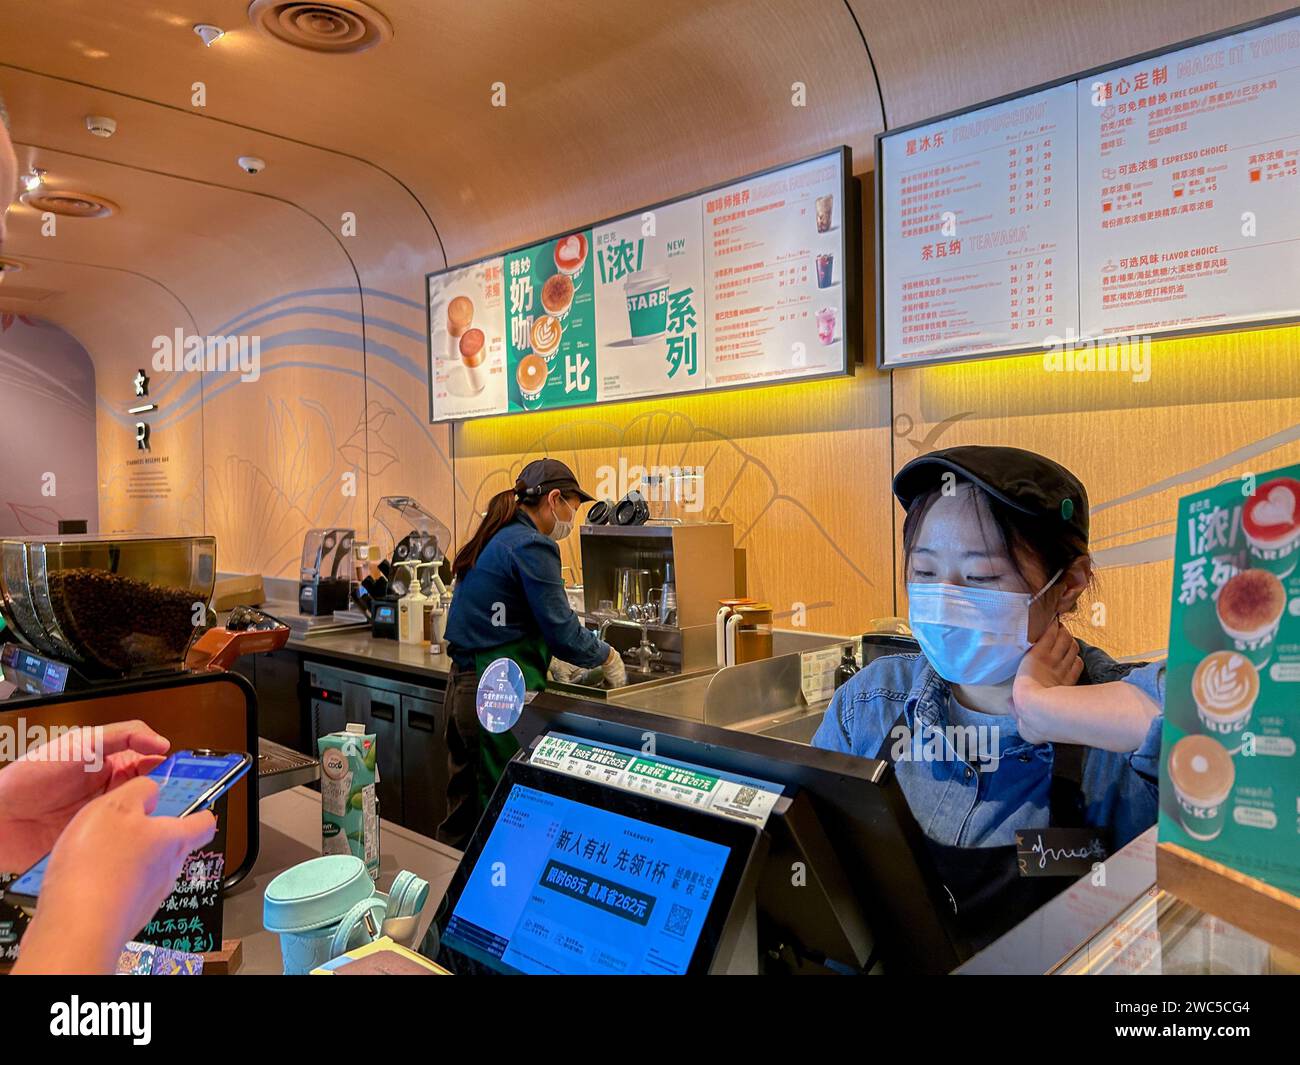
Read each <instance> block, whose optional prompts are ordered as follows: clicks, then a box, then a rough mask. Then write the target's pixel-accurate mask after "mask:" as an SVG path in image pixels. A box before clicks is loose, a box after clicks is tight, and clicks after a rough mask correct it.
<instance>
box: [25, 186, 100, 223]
mask: <svg viewBox="0 0 1300 1065" xmlns="http://www.w3.org/2000/svg"><path fill="white" fill-rule="evenodd" d="M18 199H19V200H20V201H21V202H22V203H25V204H26V205H27V206H28V207H30V208H32V209H33V210H35V211H40V212H41V213H42V214H44V213H45V212H46V211H48V212H49V213H50V214H57V215H62V216H63V217H64V218H107V217H108V216H109V215H111V214H113V213H114V212H115V211H116V210H117V204H115V203H113V202H112V201H111V200H106V199H104V198H103V197H102V196H92V195H91V194H90V193H88V192H65V191H63V190H61V189H51V188H46V187H45V186H41V187H40V188H39V189H37V190H35V191H34V192H24V193H23V194H22V195H21V196H19V197H18Z"/></svg>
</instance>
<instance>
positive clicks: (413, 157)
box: [0, 0, 1280, 346]
mask: <svg viewBox="0 0 1300 1065" xmlns="http://www.w3.org/2000/svg"><path fill="white" fill-rule="evenodd" d="M374 6H376V7H378V8H379V9H380V10H381V11H382V12H383V14H384V15H385V16H386V17H387V18H388V20H389V21H390V22H391V24H392V27H393V31H394V32H393V37H392V39H391V40H390V41H387V42H384V43H382V44H380V45H379V46H377V47H375V48H373V49H370V50H368V51H365V52H362V53H359V54H354V55H342V56H339V55H321V54H315V53H311V52H306V51H302V50H300V49H296V48H293V47H291V46H289V45H287V44H285V43H283V42H281V41H278V40H275V39H272V38H270V37H268V36H266V35H264V34H263V33H261V32H260V31H258V30H256V29H254V28H253V27H252V26H251V25H250V23H249V20H248V17H247V9H248V4H247V0H204V2H203V3H190V2H187V0H175V2H166V0H164V2H163V3H159V2H158V0H115V2H114V3H113V4H111V5H105V4H102V3H91V2H88V0H44V2H42V3H41V4H40V5H39V10H40V17H39V18H33V17H32V15H31V12H32V10H33V8H32V7H31V6H30V5H18V4H10V5H6V6H5V8H4V10H3V11H0V92H2V93H3V94H4V95H5V97H6V98H7V100H8V103H9V110H10V112H11V115H12V117H13V123H14V139H15V141H17V142H18V151H19V156H20V162H21V163H22V164H23V165H24V166H27V165H38V166H43V167H45V168H46V169H47V170H48V171H49V172H50V182H51V185H52V186H54V187H63V188H77V189H80V190H84V191H90V192H95V193H98V194H101V195H105V196H108V198H110V199H113V200H115V201H116V202H117V203H119V204H120V205H121V207H122V210H121V212H120V214H119V215H118V216H116V217H114V218H111V219H108V220H104V221H100V222H82V223H75V222H74V223H73V224H72V225H71V226H69V227H67V229H65V232H66V231H71V230H73V227H74V226H75V227H77V228H76V229H75V232H76V233H77V243H80V242H82V241H84V242H85V243H86V245H87V248H88V250H86V251H85V256H86V257H85V258H82V257H81V251H80V250H77V251H76V254H69V253H68V252H66V251H60V252H57V253H53V254H52V253H51V252H50V251H49V248H48V247H47V242H45V241H44V239H43V238H42V237H40V236H39V233H38V232H36V231H35V230H34V229H33V223H32V220H31V219H27V220H24V218H23V215H22V210H23V209H21V208H16V209H15V214H14V224H13V225H12V226H11V229H12V230H13V232H12V234H11V239H10V242H9V245H8V246H7V252H8V254H10V255H12V256H14V257H16V258H19V259H24V258H25V257H30V258H32V259H33V262H32V266H31V272H30V273H26V272H25V273H24V275H22V283H23V286H24V287H28V288H31V289H33V290H38V291H44V292H50V291H54V292H58V291H67V290H68V289H69V286H70V285H71V284H72V283H73V279H74V278H73V274H71V273H66V274H63V275H61V274H60V271H59V268H58V266H57V262H58V261H71V262H92V263H98V264H101V265H113V266H115V267H118V268H120V269H124V270H129V271H134V272H136V273H138V274H141V275H144V276H147V277H150V278H154V279H155V280H156V281H158V282H159V283H160V284H162V285H165V286H167V287H168V288H169V289H174V290H175V291H176V293H177V295H178V298H179V299H181V300H182V301H183V302H185V303H186V304H187V305H188V306H190V307H191V309H192V312H193V314H194V316H195V318H196V319H197V320H198V325H199V327H200V328H209V327H211V326H213V325H215V324H217V323H219V322H220V321H222V320H224V319H225V317H226V316H227V312H231V308H232V307H233V306H247V305H248V303H249V301H248V300H247V299H245V295H246V294H249V293H254V294H255V293H256V292H257V291H258V290H260V291H262V292H266V291H271V290H276V289H281V288H283V287H284V286H285V284H286V283H287V282H286V278H287V277H288V276H298V275H306V274H308V273H312V274H314V275H315V277H316V279H317V280H318V281H319V280H320V279H321V278H323V277H329V278H334V277H335V276H336V275H337V276H338V277H341V278H342V280H341V281H338V282H336V283H339V284H345V285H347V284H350V285H352V286H354V287H356V288H357V289H359V290H360V291H359V292H358V298H359V299H360V300H362V301H363V303H364V298H365V292H364V290H365V289H367V288H381V289H383V290H385V291H386V292H389V293H396V294H399V295H401V296H402V297H404V298H407V299H410V300H416V301H418V300H420V299H421V297H422V294H421V291H420V288H421V278H422V276H423V274H424V273H425V272H426V271H428V270H433V269H438V268H440V267H441V266H443V265H444V264H445V263H447V262H452V263H455V262H460V261H465V260H467V259H472V258H475V257H477V256H480V255H483V254H487V253H489V252H493V251H497V250H500V249H502V248H504V247H508V246H513V245H516V244H519V243H522V242H525V241H527V240H530V239H534V238H537V237H540V236H543V235H546V234H549V233H552V232H556V231H559V230H562V229H564V228H566V227H568V226H571V225H576V224H579V223H582V222H589V221H591V220H593V219H595V218H598V217H603V216H607V215H611V214H615V213H618V212H621V211H624V210H628V209H633V208H635V207H637V206H639V205H641V204H645V203H652V202H657V201H659V200H661V199H664V198H665V197H668V196H672V195H676V194H679V193H683V192H687V191H690V190H692V189H694V188H698V187H701V186H704V185H707V184H710V183H713V182H715V181H722V180H726V179H729V178H731V177H734V176H736V175H738V174H741V173H745V172H747V171H751V170H755V169H758V168H761V167H764V166H768V165H772V164H775V163H779V162H782V161H788V160H790V159H794V158H797V157H799V156H802V155H806V154H812V153H813V152H816V151H820V150H823V149H825V148H826V147H828V146H830V145H833V144H838V143H847V144H849V145H850V147H851V148H852V149H853V152H854V159H855V170H857V171H859V172H862V171H864V170H867V169H869V168H870V166H871V143H872V137H873V136H874V134H875V133H877V132H879V131H880V129H881V128H882V127H883V123H884V117H885V116H887V117H888V120H889V124H890V126H896V125H899V124H906V123H909V122H913V121H917V120H920V119H923V118H925V117H927V116H929V115H933V114H936V113H941V112H944V111H947V110H951V109H954V108H958V107H962V106H967V105H969V104H971V103H975V102H978V101H979V100H982V99H987V98H989V97H993V96H997V95H1000V94H1003V93H1007V92H1011V91H1015V90H1017V89H1020V88H1024V87H1026V86H1029V85H1032V84H1036V83H1038V82H1041V81H1045V80H1049V79H1051V78H1054V77H1059V76H1063V75H1066V74H1069V73H1072V72H1074V71H1076V70H1079V69H1082V68H1085V67H1088V66H1090V65H1096V64H1100V63H1105V62H1109V61H1111V60H1114V59H1116V58H1121V57H1123V56H1125V55H1129V54H1132V53H1134V52H1136V51H1139V50H1142V49H1147V48H1155V47H1159V46H1161V45H1164V44H1167V43H1169V42H1170V41H1171V40H1176V39H1180V38H1183V37H1187V36H1191V35H1194V34H1198V33H1204V32H1209V31H1212V30H1215V29H1219V28H1222V27H1223V26H1226V25H1231V24H1233V23H1236V22H1240V21H1244V20H1247V19H1250V18H1255V17H1259V16H1262V15H1265V14H1268V13H1270V12H1272V11H1275V10H1279V9H1280V5H1276V4H1269V3H1263V2H1259V0H1226V2H1225V0H1213V2H1211V0H1146V2H1144V3H1142V4H1139V5H1135V4H1132V3H1130V2H1128V0H1097V2H1096V3H1093V4H1087V5H1074V4H1071V5H1064V4H1045V3H1042V2H1037V3H1034V2H1029V0H963V2H961V3H955V2H953V0H913V2H912V3H910V4H908V5H906V6H900V5H897V4H894V3H888V2H886V0H804V2H799V3H792V2H788V0H786V2H782V0H721V2H711V3H700V2H698V0H695V2H691V0H663V2H661V3H658V4H653V5H651V4H644V3H641V2H635V0H624V2H619V3H611V2H608V0H579V2H575V3H571V4H568V5H563V6H559V7H557V6H555V5H538V4H528V5H525V4H520V3H518V2H517V0H476V2H475V3H472V4H471V3H439V4H433V3H429V2H428V0H375V4H374ZM198 22H208V23H216V24H217V25H220V26H222V27H223V28H224V29H226V30H227V31H228V32H227V35H226V36H225V37H224V38H222V39H221V40H219V41H217V42H216V43H215V44H214V45H213V46H212V47H210V48H207V47H204V45H203V44H202V42H201V41H200V40H199V38H198V36H196V35H195V34H194V33H193V32H192V31H191V26H192V25H193V24H195V23H198ZM868 47H869V49H870V51H869V52H868ZM873 64H874V66H873ZM196 83H202V88H203V92H204V93H205V96H206V99H205V101H204V106H201V107H200V106H194V101H193V93H194V91H195V86H196ZM796 85H802V86H803V94H804V96H803V101H802V105H796V104H797V101H795V100H794V99H793V98H792V97H793V93H794V89H795V87H796ZM877 85H879V87H880V91H879V93H878V92H877ZM502 91H504V106H495V105H494V101H495V103H501V102H502V99H501V96H500V93H501V92H502ZM91 113H97V114H106V115H110V116H112V117H113V118H115V119H117V121H118V132H117V133H116V135H115V136H114V137H112V138H111V139H108V140H105V139H102V138H97V137H94V136H91V135H90V134H89V133H88V132H87V130H86V128H85V125H84V116H85V115H87V114H91ZM241 155H256V156H260V157H262V158H264V159H265V160H266V162H267V164H268V165H267V169H266V171H265V172H264V173H262V174H258V175H256V176H250V175H247V174H245V173H243V172H242V171H241V170H240V169H239V168H238V167H237V166H236V165H235V159H236V158H237V157H238V156H241ZM345 213H348V214H350V215H351V216H352V217H354V218H355V220H356V222H355V224H356V235H355V236H347V237H344V236H343V235H342V234H341V232H340V229H341V219H342V218H343V217H344V214H345ZM92 227H93V228H92ZM100 227H102V228H100ZM37 257H39V258H37ZM214 269H220V271H221V280H220V284H218V285H216V286H214V285H213V284H212V273H211V271H212V270H214ZM76 276H77V277H81V276H82V275H80V274H77V275H76ZM205 276H206V281H205ZM303 279H304V280H306V278H305V276H304V277H303ZM11 280H12V279H11ZM46 302H47V303H50V306H54V307H57V301H50V300H47V301H46ZM252 302H256V301H255V300H253V301H252ZM4 304H5V299H4V296H3V289H0V305H4ZM83 339H85V338H83ZM88 346H89V345H88Z"/></svg>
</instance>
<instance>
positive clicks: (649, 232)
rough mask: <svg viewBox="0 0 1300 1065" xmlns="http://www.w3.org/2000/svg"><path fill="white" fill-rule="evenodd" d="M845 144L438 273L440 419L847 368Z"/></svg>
mask: <svg viewBox="0 0 1300 1065" xmlns="http://www.w3.org/2000/svg"><path fill="white" fill-rule="evenodd" d="M850 174H851V169H850V158H849V150H848V148H838V149H836V150H835V151H833V152H829V153H826V154H824V155H820V156H816V157H814V158H812V159H805V160H803V161H801V162H798V163H793V164H790V165H788V166H783V167H779V168H776V169H773V170H768V171H764V172H762V173H759V174H754V175H751V176H749V177H746V178H742V179H740V180H738V181H735V182H731V183H729V184H726V185H722V186H717V187H715V188H712V189H708V190H706V191H704V192H699V193H695V194H693V195H691V196H687V197H683V198H680V199H677V200H672V201H669V202H667V203H663V204H659V205H656V206H653V207H647V208H644V209H643V210H640V211H636V212H632V213H629V214H626V215H623V216H621V217H618V218H615V219H612V220H609V221H606V222H600V223H595V224H593V225H591V226H588V227H586V228H583V229H578V230H574V231H572V232H569V233H562V234H559V235H557V236H555V237H552V238H550V239H548V240H544V241H541V242H540V243H537V244H532V245H529V246H527V247H523V248H518V249H515V250H513V251H508V252H505V253H503V254H501V255H498V256H494V257H491V258H488V259H484V260H481V261H479V262H475V263H471V264H468V265H465V266H458V267H454V268H451V269H448V270H443V271H440V272H438V273H433V274H429V275H428V277H427V278H426V281H427V286H428V312H429V410H430V419H431V420H432V421H435V422H440V421H451V420H459V419H466V418H475V417H482V416H485V415H493V414H507V413H519V412H526V411H534V410H553V409H556V408H563V407H573V406H580V405H584V404H591V403H604V402H612V401H615V400H622V399H635V398H641V397H647V396H665V395H674V394H678V393H684V392H699V391H704V390H714V389H721V388H730V387H735V386H738V385H749V384H759V383H770V382H776V381H781V382H784V381H791V380H799V379H808V378H815V377H824V376H828V375H831V374H843V373H846V372H848V371H849V370H850V368H851V365H852V363H851V358H850V357H851V354H852V352H853V351H854V345H855V343H856V338H855V337H854V331H855V326H856V317H857V315H856V308H857V288H858V271H857V268H856V254H857V242H856V238H855V237H854V236H853V233H854V232H855V221H856V212H855V211H854V208H853V203H852V201H851V199H850V196H849V190H850V187H851V186H850Z"/></svg>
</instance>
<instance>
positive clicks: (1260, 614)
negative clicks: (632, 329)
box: [1215, 569, 1286, 669]
mask: <svg viewBox="0 0 1300 1065" xmlns="http://www.w3.org/2000/svg"><path fill="white" fill-rule="evenodd" d="M1285 611H1286V589H1285V588H1283V587H1282V581H1281V580H1280V579H1279V578H1278V576H1277V574H1275V573H1273V572H1271V571H1269V570H1266V569H1248V570H1242V571H1241V572H1240V573H1236V574H1233V576H1231V577H1229V578H1228V580H1227V581H1226V582H1225V583H1224V585H1223V587H1222V588H1220V589H1219V596H1218V599H1217V600H1216V601H1215V612H1216V613H1217V615H1218V618H1219V626H1220V627H1221V628H1222V629H1223V634H1224V635H1225V636H1227V637H1228V639H1229V640H1231V642H1232V650H1234V651H1237V652H1239V653H1241V654H1243V655H1245V656H1246V657H1247V658H1249V659H1250V660H1251V661H1252V662H1253V663H1254V664H1255V665H1256V666H1258V667H1260V668H1261V669H1262V668H1263V667H1264V666H1265V665H1267V664H1268V660H1269V658H1271V657H1272V655H1273V643H1274V638H1275V637H1276V636H1277V630H1278V626H1279V625H1280V624H1281V622H1282V615H1283V613H1284V612H1285Z"/></svg>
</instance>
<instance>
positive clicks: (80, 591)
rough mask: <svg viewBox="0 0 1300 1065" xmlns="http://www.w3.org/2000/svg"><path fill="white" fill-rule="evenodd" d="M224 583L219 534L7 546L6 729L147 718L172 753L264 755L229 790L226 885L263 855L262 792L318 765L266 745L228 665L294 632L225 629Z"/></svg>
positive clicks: (10, 542)
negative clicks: (215, 600) (216, 601)
mask: <svg viewBox="0 0 1300 1065" xmlns="http://www.w3.org/2000/svg"><path fill="white" fill-rule="evenodd" d="M215 581H216V541H215V540H214V538H213V537H211V536H175V537H143V538H134V537H120V538H101V537H97V536H84V535H83V536H68V537H59V538H57V539H39V538H25V539H4V540H0V617H2V618H3V622H4V624H3V627H0V673H2V677H0V725H7V724H10V723H12V725H13V727H14V728H15V729H16V730H17V731H19V732H20V733H21V734H23V735H45V736H49V735H52V734H53V733H54V730H57V729H63V728H70V727H75V726H96V725H107V724H110V723H112V722H115V721H124V720H131V719H139V720H142V721H144V722H145V723H147V724H148V725H150V726H151V727H152V728H154V729H155V730H157V731H158V732H159V733H161V734H162V735H164V736H166V737H167V738H168V739H169V740H170V741H171V743H172V747H173V749H177V750H179V749H183V748H201V747H207V748H211V749H214V750H227V751H248V752H250V753H253V752H256V753H257V754H258V756H259V761H258V773H257V775H256V776H254V775H252V774H250V775H249V777H248V778H247V779H246V780H244V781H240V782H239V783H238V784H236V785H235V787H234V788H233V789H231V791H230V793H229V795H228V797H227V803H228V805H227V824H226V865H225V868H226V884H227V885H229V884H232V883H234V882H235V881H237V880H239V879H240V878H242V877H243V876H244V875H245V874H246V873H247V872H248V871H249V870H250V869H251V868H252V865H253V862H254V861H255V860H256V858H257V850H258V799H259V796H261V795H266V794H270V793H272V792H274V791H277V790H281V788H282V787H292V786H295V785H296V784H299V783H304V782H306V781H307V780H310V779H315V777H316V775H317V773H318V768H319V767H318V765H317V763H316V761H315V760H314V759H309V758H305V757H304V756H302V755H299V754H297V752H293V751H288V750H287V749H285V748H282V747H279V745H276V744H271V743H269V741H263V740H259V738H258V727H257V726H258V721H257V695H256V693H255V691H254V690H253V688H252V686H251V685H250V684H249V683H248V681H247V680H246V679H245V678H244V677H242V676H240V675H239V674H238V673H235V672H233V671H231V670H230V668H229V667H230V665H231V664H232V663H233V662H234V660H235V659H236V658H237V657H239V656H240V655H245V654H254V653H260V652H264V651H273V650H277V649H279V648H281V647H283V646H284V645H285V643H286V642H287V641H288V637H289V629H288V628H287V627H286V626H285V625H284V624H283V623H281V622H279V621H278V620H276V619H275V618H273V617H271V616H270V615H268V614H264V613H262V612H261V611H260V610H255V609H253V608H250V607H237V608H236V609H235V610H234V611H233V612H232V613H231V615H230V618H229V619H228V620H227V622H226V624H225V625H217V624H215V623H214V622H215V620H216V615H215V614H213V613H212V612H211V609H210V607H209V603H210V602H211V599H212V590H213V585H214V584H215ZM11 747H12V745H11ZM18 754H19V752H17V751H15V750H12V749H6V750H5V751H4V752H2V753H0V764H2V762H3V760H4V759H5V758H11V757H17V756H18Z"/></svg>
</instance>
